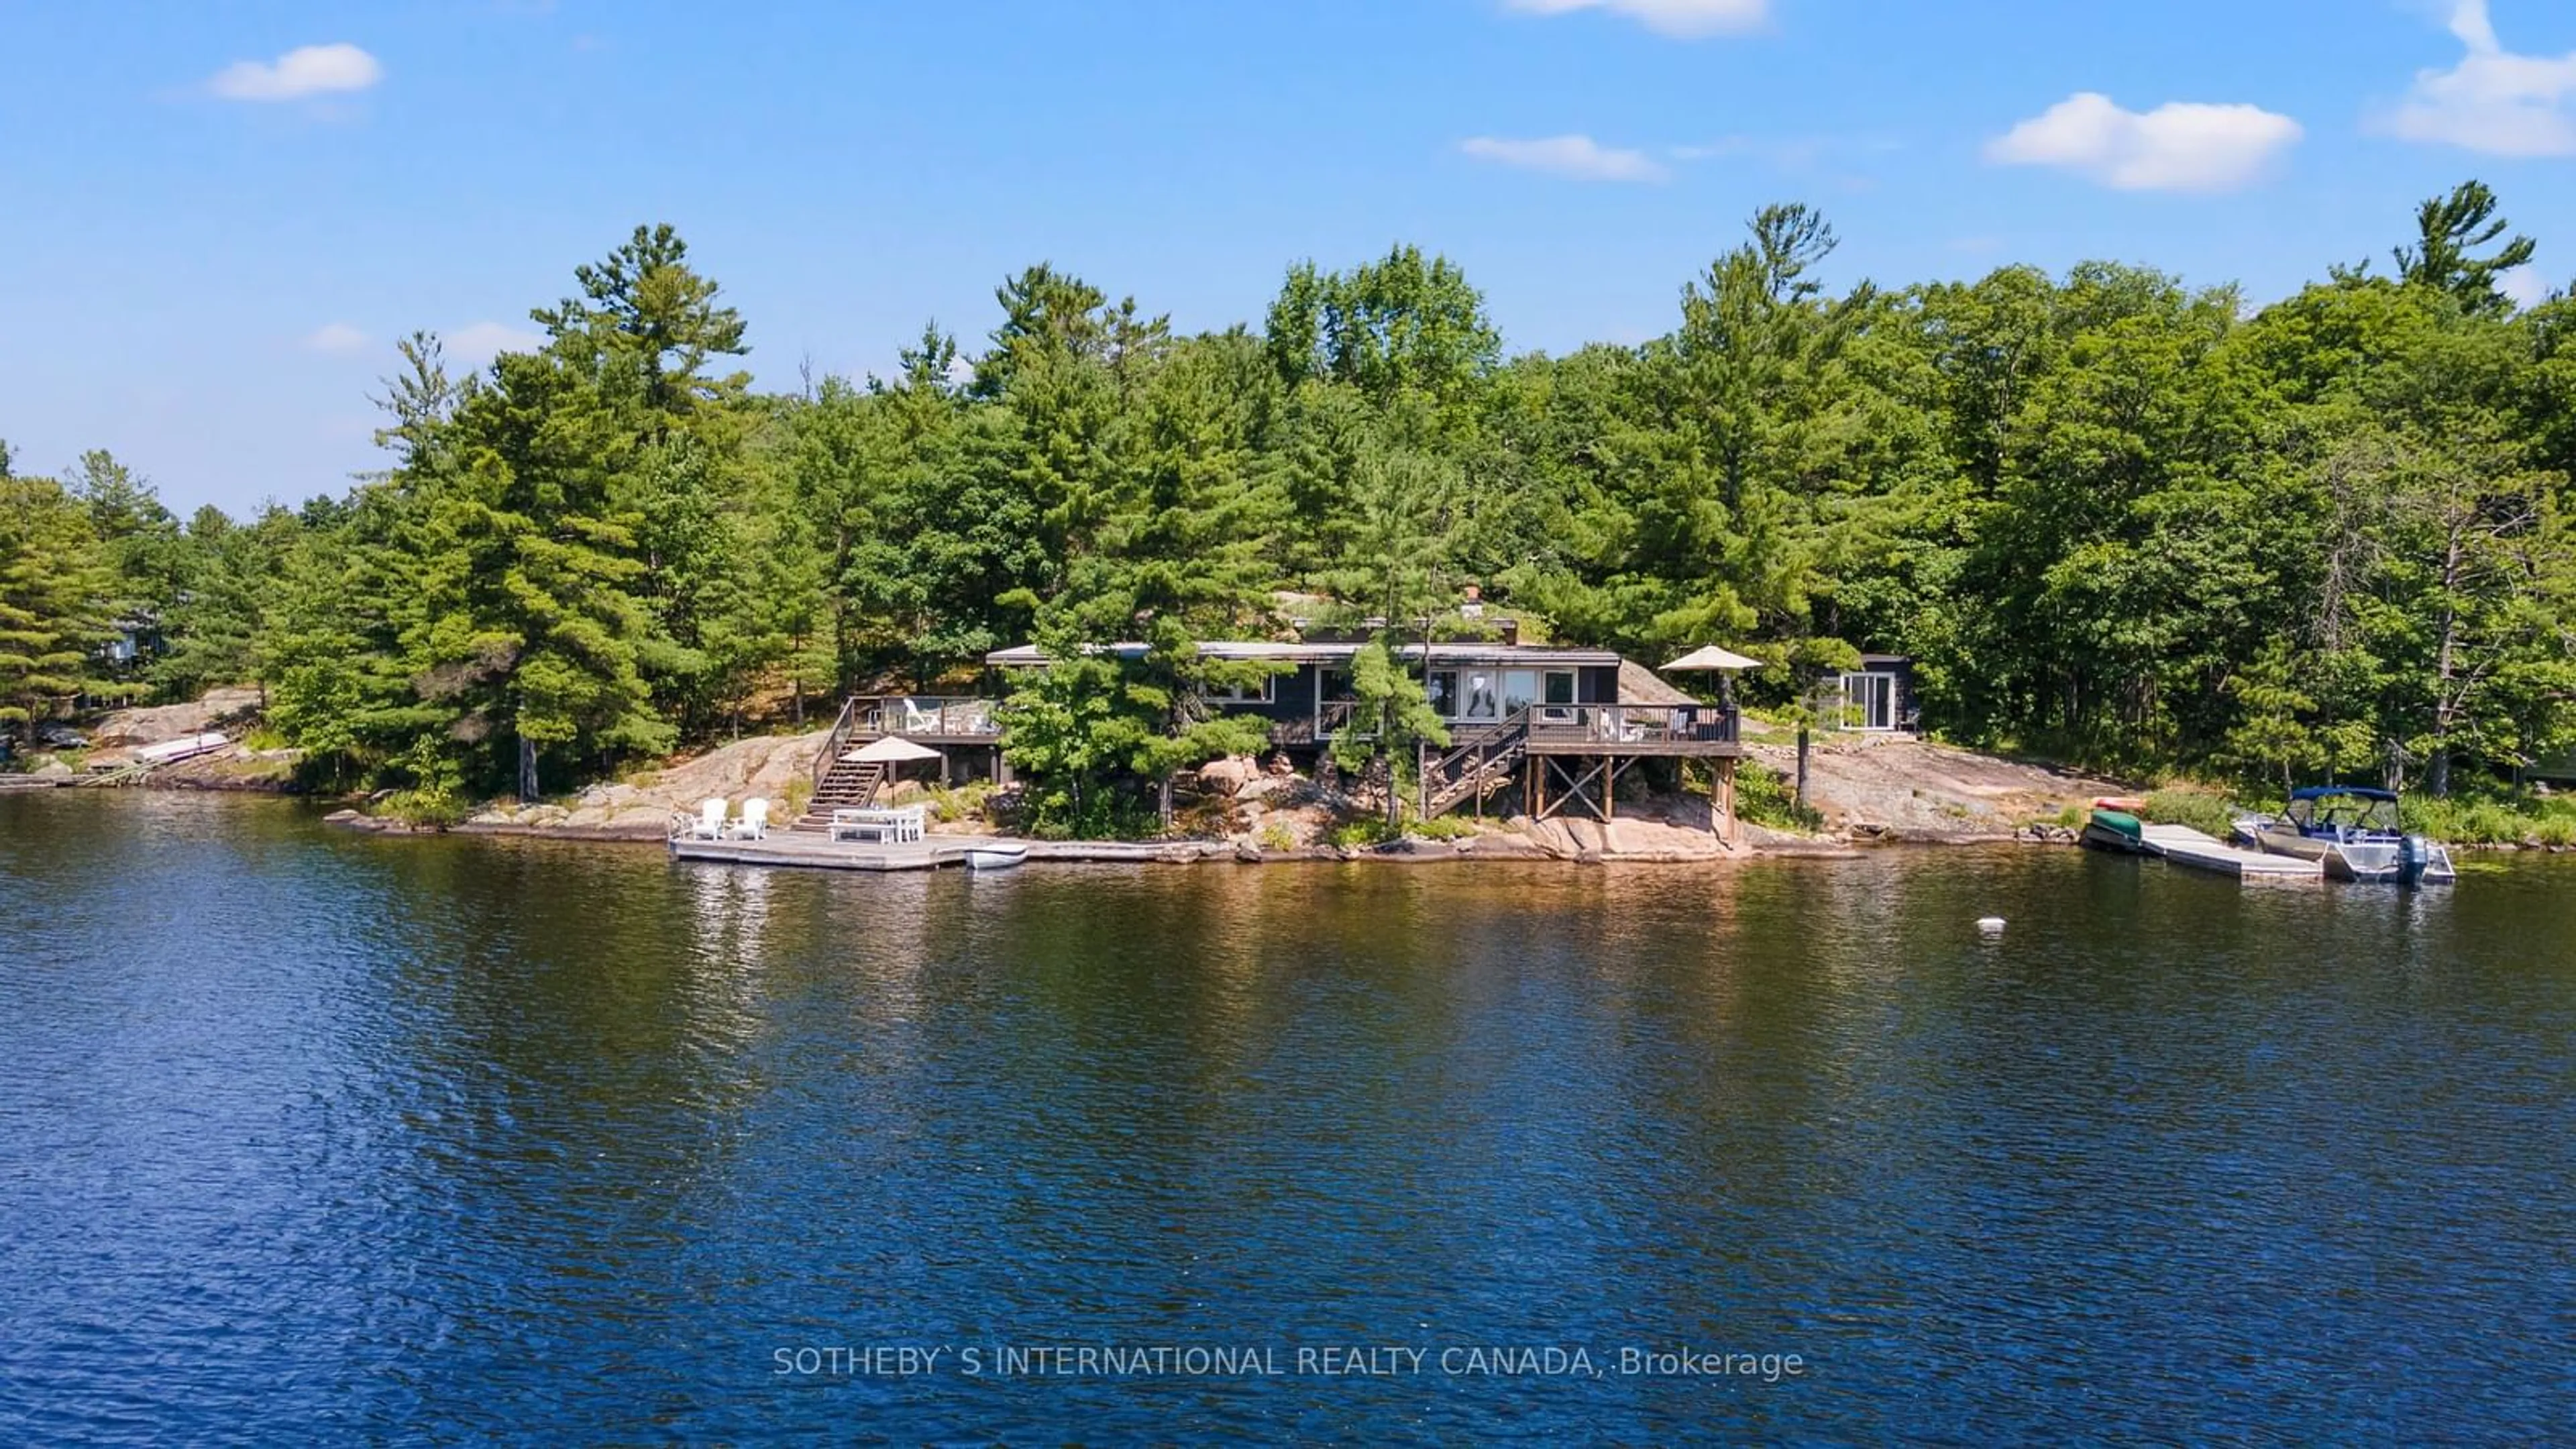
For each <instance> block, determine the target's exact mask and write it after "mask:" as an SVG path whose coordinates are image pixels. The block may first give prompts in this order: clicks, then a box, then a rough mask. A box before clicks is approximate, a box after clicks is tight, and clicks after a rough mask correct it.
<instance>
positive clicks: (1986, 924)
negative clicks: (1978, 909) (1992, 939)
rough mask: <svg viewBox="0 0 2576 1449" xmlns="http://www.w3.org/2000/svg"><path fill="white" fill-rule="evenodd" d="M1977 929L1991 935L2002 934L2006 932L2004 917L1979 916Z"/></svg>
mask: <svg viewBox="0 0 2576 1449" xmlns="http://www.w3.org/2000/svg"><path fill="white" fill-rule="evenodd" d="M1977 929H1978V930H1980V931H1983V932H1985V933H1986V934H1987V935H1989V936H2000V935H2002V934H2003V933H2004V918H2003V917H2001V916H1979V917H1977Z"/></svg>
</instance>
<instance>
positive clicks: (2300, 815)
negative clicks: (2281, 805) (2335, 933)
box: [2236, 785, 2459, 886]
mask: <svg viewBox="0 0 2576 1449" xmlns="http://www.w3.org/2000/svg"><path fill="white" fill-rule="evenodd" d="M2236 835H2237V838H2238V839H2239V840H2241V841H2243V842H2244V843H2245V844H2246V846H2247V847H2248V848H2249V849H2253V850H2259V851H2262V852H2264V853H2266V854H2269V855H2287V856H2295V857H2297V858H2299V859H2301V860H2313V861H2316V862H2318V864H2319V865H2320V866H2321V867H2322V868H2323V869H2324V871H2325V874H2326V878H2327V879H2328V880H2342V881H2362V882H2387V883H2393V884H2397V885H2405V886H2413V885H2443V884H2447V883H2449V882H2451V881H2454V880H2457V879H2458V878H2459V872H2458V871H2456V870H2455V869H2453V868H2452V865H2451V852H2450V851H2449V850H2448V849H2446V848H2445V847H2444V846H2443V845H2442V844H2441V843H2440V842H2439V841H2435V840H2430V839H2427V838H2426V837H2424V836H2421V835H2409V834H2407V833H2406V827H2405V825H2404V823H2403V822H2402V821H2401V820H2400V818H2399V815H2398V809H2397V793H2396V792H2395V791H2393V790H2375V789H2370V788H2367V787H2365V786H2359V785H2310V786H2306V787H2304V788H2301V789H2297V790H2293V791H2291V792H2290V803H2289V805H2288V806H2287V807H2286V808H2285V809H2283V810H2282V812H2281V813H2280V814H2278V815H2253V816H2246V817H2243V818H2240V819H2239V820H2238V821H2237V822H2236Z"/></svg>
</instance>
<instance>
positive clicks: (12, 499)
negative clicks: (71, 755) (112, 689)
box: [0, 477, 117, 745]
mask: <svg viewBox="0 0 2576 1449" xmlns="http://www.w3.org/2000/svg"><path fill="white" fill-rule="evenodd" d="M116 587H117V579H116V573H115V570H114V568H113V567H112V566H111V565H110V564H109V563H108V560H107V557H106V553H105V550H104V549H103V547H102V546H101V544H100V542H99V539H98V535H97V533H96V530H95V528H94V526H93V525H92V523H91V521H90V517H89V515H88V513H87V511H86V510H85V509H84V508H82V507H81V505H80V503H79V502H78V501H77V500H75V499H74V498H73V497H72V496H71V495H70V494H69V493H67V492H66V491H65V490H64V488H63V487H62V485H61V484H59V483H56V482H54V481H53V480H52V479H49V478H19V477H0V726H15V727H16V728H17V731H18V732H19V733H20V734H22V735H23V736H25V738H26V740H27V742H28V743H29V744H30V745H32V744H34V743H35V738H36V729H37V726H39V725H40V724H42V723H43V722H44V721H45V720H47V719H48V718H51V717H52V716H53V715H55V714H56V713H58V712H60V711H61V710H62V709H63V708H64V707H65V706H67V705H69V704H70V703H71V702H72V701H73V700H74V699H76V698H77V697H79V696H80V695H82V694H84V693H90V692H94V691H99V690H104V689H106V688H108V686H107V685H105V684H103V683H101V682H100V681H99V680H98V679H97V678H96V667H95V666H96V662H97V651H98V649H99V648H100V647H101V646H102V645H104V644H106V643H107V642H108V641H109V640H111V639H113V638H115V637H116V630H115V627H114V625H113V623H112V615H111V612H110V611H111V610H112V608H113V606H114V601H115V589H116Z"/></svg>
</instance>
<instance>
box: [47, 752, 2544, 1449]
mask: <svg viewBox="0 0 2576 1449" xmlns="http://www.w3.org/2000/svg"><path fill="white" fill-rule="evenodd" d="M2572 886H2576V871H2571V870H2570V869H2569V868H2568V866H2567V864H2566V863H2564V862H2525V863H2521V864H2517V865H2515V866H2513V867H2511V868H2494V869H2486V868H2481V869H2479V870H2475V871H2473V872H2472V873H2471V875H2470V878H2469V879H2468V880H2466V881H2464V882H2463V883H2462V885H2461V886H2460V887H2459V888H2458V889H2457V890H2456V891H2454V892H2451V893H2434V892H2427V893H2421V894H2417V895H2412V896H2410V895H2406V894H2403V893H2397V892H2377V891H2367V890H2349V891H2319V890H2314V889H2311V890H2306V891H2276V890H2249V889H2241V888H2239V887H2236V886H2234V885H2232V884H2228V883H2224V882H2218V881H2211V880H2203V879H2197V878H2192V877H2188V876H2185V875H2183V874H2181V873H2176V872H2166V871H2162V870H2160V869H2157V868H2154V867H2146V868H2141V867H2140V866H2139V865H2137V864H2136V863H2133V862H2125V861H2111V860H2103V859H2097V858H2091V857H2085V856H2080V855H2077V854H2076V853H2073V852H2064V851H2042V850H2001V851H1993V852H1948V853H1940V854H1909V853H1901V852H1899V853H1887V854H1882V855H1877V856H1873V857H1870V858H1867V859H1863V860H1858V861H1838V862H1767V863H1757V864H1755V865H1751V866H1746V867H1740V868H1731V869H1723V870H1715V871H1707V872H1700V871H1687V870H1661V869H1658V870H1602V869H1593V870H1568V869H1564V868H1561V867H1554V866H1545V867H1533V868H1515V867H1503V868H1486V867H1473V868H1449V867H1440V868H1422V869H1411V870H1391V869H1371V868H1367V867H1338V866H1326V867H1319V868H1316V869H1275V868H1263V869H1230V868H1229V869H1204V870H1178V869H1157V868H1134V869H1115V868H1112V869H1053V870H1051V869H1046V868H1043V867H1040V866H1032V867H1030V868H1028V869H1025V870H1022V871H1019V872H1013V873H1010V874H1007V875H1000V876H994V877H987V878H972V877H969V876H966V875H964V874H963V873H957V872H945V873H939V874H916V875H893V876H883V877H868V876H848V875H831V874H819V873H818V874H797V873H767V872H758V871H747V870H741V869H733V868H721V867H718V868H701V867H691V866H675V865H672V864H670V863H668V862H666V861H665V860H663V859H662V858H661V857H659V856H658V855H656V854H654V853H652V852H629V851H617V850H598V849H588V848H579V847H566V846H560V845H549V844H542V843H532V842H513V841H493V840H465V839H454V840H439V841H422V840H382V839H373V838H367V837H351V836H344V835H338V834H335V833H331V832H326V831H321V830H319V829H316V828H315V827H314V826H313V825H312V824H311V822H310V820H309V818H308V817H306V816H303V815H300V814H298V813H296V812H294V811H293V810H291V809H280V808H277V807H272V806H267V805H261V804H254V803H248V802H229V801H224V802H217V801H188V800H173V799H170V798H169V797H142V798H137V799H133V800H129V801H119V802H112V803H109V804H106V805H104V806H102V805H100V804H96V803H92V802H89V801H73V800H69V799H66V800H43V801H27V800H10V799H0V931H5V933H6V935H5V942H6V951H5V955H0V1274H5V1275H6V1277H7V1281H9V1282H10V1283H12V1284H13V1285H19V1287H18V1293H19V1298H18V1301H17V1303H16V1304H15V1305H13V1313H12V1316H11V1318H10V1320H9V1321H10V1329H9V1331H8V1332H6V1333H0V1435H6V1436H7V1437H8V1438H9V1439H11V1440H12V1441H50V1440H59V1439H67V1438H74V1437H99V1436H104V1435H116V1434H128V1435H132V1436H137V1437H141V1436H147V1435H156V1434H157V1435H159V1436H162V1437H176V1438H189V1437H220V1436H222V1435H224V1434H226V1433H229V1432H232V1430H231V1426H232V1425H235V1424H238V1423H246V1422H259V1423H261V1424H263V1425H267V1426H270V1427H272V1428H273V1429H274V1430H275V1431H276V1432H277V1434H278V1435H279V1436H282V1437H287V1438H347V1437H359V1438H364V1437H388V1436H391V1435H393V1434H396V1433H404V1432H424V1431H425V1432H430V1433H434V1434H440V1435H444V1436H446V1437H459V1438H462V1437H486V1436H512V1437H522V1436H524V1437H541V1438H597V1437H608V1438H619V1439H629V1438H644V1437H681V1438H688V1439H759V1438H769V1437H775V1436H777V1435H779V1434H781V1433H793V1432H809V1433H810V1432H817V1431H820V1432H840V1433H847V1432H849V1431H850V1428H851V1426H864V1430H865V1431H869V1432H881V1433H883V1434H885V1435H887V1436H888V1437H892V1438H897V1439H916V1438H953V1437H967V1436H969V1435H973V1436H976V1437H993V1436H1000V1437H1010V1438H1037V1437H1068V1436H1077V1435H1078V1436H1080V1437H1088V1438H1099V1439H1123V1438H1134V1437H1158V1436H1159V1437H1171V1436H1173V1435H1174V1434H1175V1433H1177V1432H1182V1431H1181V1430H1180V1429H1176V1427H1175V1426H1187V1429H1188V1430H1189V1431H1193V1432H1194V1433H1195V1434H1206V1435H1214V1434H1219V1433H1223V1434H1230V1435H1249V1434H1256V1433H1257V1434H1262V1435H1264V1436H1266V1437H1280V1436H1282V1435H1283V1434H1286V1435H1296V1436H1302V1437H1314V1438H1330V1437H1356V1438H1362V1439H1369V1440H1382V1439H1390V1438H1403V1437H1434V1438H1459V1437H1493V1436H1496V1435H1498V1434H1512V1433H1519V1434H1524V1435H1527V1436H1531V1437H1541V1438H1563V1437H1610V1438H1617V1439H1627V1440H1663V1439H1671V1438H1675V1437H1680V1436H1684V1435H1693V1436H1696V1435H1701V1434H1707V1433H1718V1434H1723V1435H1727V1436H1730V1437H1753V1436H1777V1437H1788V1438H1807V1439H1816V1438H1824V1439H1841V1438H1859V1439H1880V1438H1889V1437H1899V1436H1910V1437H1931V1438H1949V1439H1957V1440H1967V1441H1977V1442H1983V1441H1986V1440H1989V1439H1998V1438H2030V1437H2045V1438H2093V1437H2101V1436H2105V1435H2124V1434H2125V1435H2129V1436H2134V1437H2149V1438H2163V1439H2194V1440H2197V1439H2206V1438H2231V1437H2256V1438H2274V1439H2344V1438H2352V1437H2363V1438H2381V1439H2395V1438H2409V1439H2411V1438H2422V1437H2448V1436H2452V1435H2456V1434H2460V1433H2463V1432H2492V1433H2498V1434H2501V1435H2504V1436H2506V1437H2515V1438H2521V1439H2524V1440H2531V1439H2538V1438H2542V1437H2544V1436H2545V1435H2546V1434H2547V1432H2548V1431H2549V1429H2550V1428H2551V1427H2552V1426H2554V1425H2556V1424H2559V1423H2563V1422H2564V1420H2565V1417H2566V1415H2565V1412H2564V1411H2565V1410H2566V1408H2567V1406H2568V1405H2569V1403H2570V1402H2571V1385H2570V1382H2569V1376H2568V1370H2567V1369H2566V1366H2565V1364H2564V1362H2563V1357H2564V1356H2563V1354H2562V1353H2560V1352H2559V1351H2558V1350H2559V1347H2560V1346H2561V1345H2563V1341H2564V1326H2565V1325H2564V1322H2563V1317H2564V1312H2565V1305H2566V1304H2567V1303H2569V1302H2571V1301H2576V1281H2571V1276H2570V1271H2571V1270H2570V1265H2569V1260H2568V1258H2567V1256H2566V1254H2565V1251H2564V1245H2565V1244H2566V1243H2567V1242H2568V1241H2571V1240H2576V1215H2571V1211H2570V1209H2569V1207H2568V1206H2567V1203H2566V1196H2565V1192H2564V1186H2565V1183H2566V1181H2567V1180H2568V1179H2569V1174H2570V1172H2571V1170H2576V1155H2572V1154H2571V1148H2570V1146H2569V1144H2570V1142H2571V1141H2576V1134H2571V1131H2570V1129H2571V1128H2576V1105H2572V1104H2576V1079H2571V1067H2570V1065H2569V1064H2570V1062H2571V1061H2576V1051H2571V1048H2576V950H2571V949H2570V947H2571V946H2576V939H2571V934H2572V933H2576V928H2571V926H2570V924H2569V920H2568V917H2567V915H2566V913H2565V911H2564V909H2563V905H2562V904H2561V903H2562V902H2563V901H2564V900H2565V899H2566V892H2567V891H2568V890H2569V888H2570V887H2572ZM1988 914H1996V915H2003V916H2006V917H2008V918H2009V919H2010V925H2009V927H2008V929H2007V930H2006V932H2005V933H2004V935H2003V936H2002V937H2000V938H1998V939H1992V940H1989V939H1985V938H1983V937H1981V936H1980V935H1979V934H1978V932H1977V931H1976V930H1975V928H1974V924H1973V923H1974V921H1975V920H1976V918H1977V917H1979V916H1981V915H1988ZM995 1337H1008V1338H1012V1339H1015V1340H1021V1341H1027V1340H1033V1339H1061V1340H1071V1341H1080V1342H1098V1341H1103V1340H1118V1341H1135V1342H1173V1341H1209V1342H1233V1341H1241V1340H1244V1339H1246V1338H1251V1339H1255V1340H1261V1341H1271V1342H1279V1343H1297V1342H1308V1343H1314V1342H1326V1341H1360V1342H1399V1343H1402V1342H1410V1343H1424V1342H1428V1343H1434V1344H1439V1343H1496V1342H1500V1343H1512V1342H1526V1343H1540V1342H1551V1343H1567V1342H1584V1343H1589V1344H1593V1345H1596V1346H1604V1347H1607V1346H1615V1345H1617V1344H1621V1343H1638V1342H1643V1343H1654V1344H1665V1345H1674V1344H1683V1343H1690V1344H1698V1345H1702V1346H1723V1345H1736V1346H1745V1347H1755V1348H1761V1347H1769V1348H1774V1349H1795V1350H1797V1351H1801V1352H1804V1353H1806V1354H1807V1355H1808V1356H1809V1358H1810V1359H1811V1361H1813V1362H1816V1363H1817V1364H1819V1365H1820V1366H1822V1368H1823V1369H1824V1374H1823V1376H1822V1377H1820V1378H1818V1379H1816V1380H1813V1381H1810V1382H1807V1383H1805V1384H1802V1385H1798V1386H1792V1387H1783V1388H1778V1389H1775V1390H1746V1389H1744V1388H1743V1387H1742V1386H1732V1387H1721V1388H1718V1389H1716V1390H1714V1391H1712V1389H1711V1388H1710V1386H1708V1385H1706V1384H1688V1383H1677V1382H1655V1381H1643V1380H1625V1381H1623V1380H1618V1379H1615V1378H1614V1379H1606V1380H1603V1381H1600V1382H1591V1383H1582V1384H1562V1383H1556V1384H1548V1383H1526V1382H1518V1383H1515V1382H1501V1383H1495V1382H1476V1381H1468V1380H1447V1379H1436V1378H1435V1379H1428V1380H1423V1381H1412V1382H1408V1381H1402V1380H1396V1381H1370V1382H1344V1383H1335V1384H1332V1385H1329V1386H1323V1385H1318V1384H1317V1383H1315V1382H1312V1381H1304V1382H1301V1381H1294V1380H1290V1381H1284V1382H1278V1383H1249V1384H1247V1383H1242V1382H1189V1383H1155V1384H1139V1383H1133V1382H1102V1381H1092V1382H1077V1383H1062V1382H1057V1383H1024V1382H1013V1383H995V1382H989V1381H987V1382H968V1381H963V1380H959V1379H957V1378H954V1377H953V1376H952V1377H949V1378H946V1379H942V1380H938V1381H928V1382H918V1383H904V1382H879V1381H870V1382H848V1381H844V1382H840V1383H836V1384H832V1385H829V1386H824V1387H820V1388H817V1387H813V1386H807V1387H805V1388H802V1389H788V1388H782V1387H781V1386H780V1385H778V1384H777V1383H775V1382H774V1381H773V1380H772V1378H771V1377H770V1375H769V1368H770V1364H769V1360H768V1358H767V1351H768V1349H769V1348H770V1347H772V1346H774V1345H776V1344H780V1343H794V1342H827V1343H851V1342H869V1341H883V1342H895V1341H913V1342H923V1341H951V1342H965V1341H982V1340H990V1339H992V1338H995ZM138 1361H149V1362H152V1363H155V1364H160V1365H168V1366H169V1367H168V1368H167V1370H166V1372H157V1373H156V1374H155V1375H154V1376H152V1377H151V1378H149V1379H144V1378H141V1377H138V1376H136V1375H134V1374H132V1373H130V1372H127V1371H125V1367H126V1366H130V1365H131V1364H133V1363H135V1362H138ZM2433 1363H2441V1364H2446V1365H2452V1366H2454V1368H2455V1370H2456V1371H2455V1372H2452V1373H2451V1374H2450V1376H2449V1377H2447V1378H2444V1379H2442V1380H2441V1381H2440V1382H2441V1384H2442V1388H2443V1392H2442V1393H2441V1394H2439V1395H2436V1394H2432V1393H2429V1392H2419V1391H2417V1390H2416V1389H2414V1388H2412V1387H2409V1386H2408V1385H2412V1384H2413V1383H2415V1382H2416V1380H2415V1379H2414V1378H2412V1377H2410V1374H2411V1372H2412V1370H2411V1369H2409V1368H2408V1366H2410V1365H2411V1366H2421V1365H2426V1364H2433ZM2392 1366H2394V1367H2392ZM2393 1381H2402V1382H2393ZM1075 1426H1078V1427H1075Z"/></svg>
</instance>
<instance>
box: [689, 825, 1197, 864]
mask: <svg viewBox="0 0 2576 1449" xmlns="http://www.w3.org/2000/svg"><path fill="white" fill-rule="evenodd" d="M994 845H1009V846H1024V847H1026V848H1027V850H1028V858H1029V859H1030V860H1031V861H1042V860H1085V861H1135V862H1137V863H1139V864H1150V863H1154V862H1158V861H1161V862H1179V861H1191V860H1200V859H1207V858H1212V857H1213V856H1215V855H1217V854H1220V853H1222V854H1225V855H1229V856H1230V855H1232V854H1233V853H1234V851H1233V847H1232V846H1209V845H1203V844H1197V843H1174V844H1159V845H1158V844H1140V843H1133V842H1126V841H1105V840H1003V839H1000V838H997V837H994V836H986V835H933V836H930V837H928V838H927V839H923V840H906V841H900V842H896V841H888V842H883V843H879V842H874V841H864V840H833V839H830V838H828V837H826V836H821V835H815V834H812V833H810V832H807V831H801V830H797V831H789V830H776V831H772V832H771V833H770V834H769V835H768V837H767V838H765V839H761V840H685V839H680V840H673V841H672V842H671V843H670V846H671V858H672V859H674V860H694V861H704V862H709V863H712V864H718V865H769V866H797V867H802V868H805V869H808V870H864V871H894V870H937V869H939V868H941V867H943V866H951V865H964V864H965V863H966V852H967V851H968V850H969V849H971V848H973V847H976V846H994Z"/></svg>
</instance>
